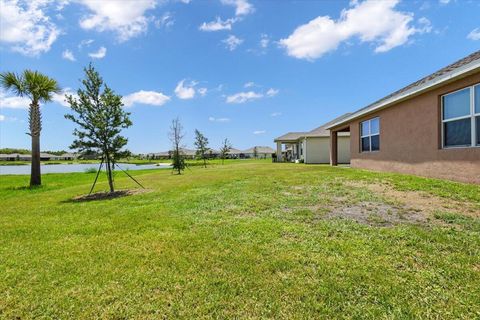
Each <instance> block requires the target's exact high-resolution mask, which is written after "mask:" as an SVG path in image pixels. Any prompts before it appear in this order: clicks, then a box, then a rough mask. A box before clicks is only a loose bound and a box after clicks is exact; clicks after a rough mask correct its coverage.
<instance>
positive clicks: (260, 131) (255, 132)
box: [253, 130, 267, 135]
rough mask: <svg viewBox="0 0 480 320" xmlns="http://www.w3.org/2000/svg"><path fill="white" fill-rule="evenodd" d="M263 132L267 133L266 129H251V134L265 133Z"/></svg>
mask: <svg viewBox="0 0 480 320" xmlns="http://www.w3.org/2000/svg"><path fill="white" fill-rule="evenodd" d="M265 133H267V131H266V130H257V131H253V134H255V135H259V134H265Z"/></svg>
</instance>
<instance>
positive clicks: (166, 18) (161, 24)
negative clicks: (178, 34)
mask: <svg viewBox="0 0 480 320" xmlns="http://www.w3.org/2000/svg"><path fill="white" fill-rule="evenodd" d="M174 24H175V20H174V19H173V15H172V13H170V12H165V13H164V14H163V15H162V16H161V17H160V18H158V19H156V20H155V26H156V27H157V28H166V29H168V28H171V27H172V26H173V25H174Z"/></svg>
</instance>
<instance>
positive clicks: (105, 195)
mask: <svg viewBox="0 0 480 320" xmlns="http://www.w3.org/2000/svg"><path fill="white" fill-rule="evenodd" d="M150 191H151V190H149V189H133V190H117V191H114V192H96V193H92V194H88V195H83V196H77V197H74V198H72V199H71V200H70V201H71V202H85V201H97V200H111V199H116V198H121V197H126V196H132V195H135V194H141V193H146V192H150Z"/></svg>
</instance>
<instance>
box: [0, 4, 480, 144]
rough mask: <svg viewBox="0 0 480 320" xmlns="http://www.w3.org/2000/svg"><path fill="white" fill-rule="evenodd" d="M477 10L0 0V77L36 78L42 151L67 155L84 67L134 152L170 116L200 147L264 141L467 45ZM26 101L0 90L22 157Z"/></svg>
mask: <svg viewBox="0 0 480 320" xmlns="http://www.w3.org/2000/svg"><path fill="white" fill-rule="evenodd" d="M479 14H480V1H468V0H464V1H460V0H450V1H448V0H440V1H439V0H431V1H423V0H418V1H415V0H409V1H396V0H384V1H372V0H365V1H361V0H358V1H326V0H322V1H314V0H310V1H287V0H284V1H273V0H269V1H267V0H261V1H255V0H137V1H133V0H132V1H130V0H115V1H107V0H104V1H101V0H63V1H60V0H59V1H53V0H30V1H21V0H0V71H1V72H4V71H14V72H22V71H23V70H25V69H32V70H38V71H40V72H42V73H44V74H46V75H48V76H50V77H52V78H54V79H56V80H57V81H58V83H59V84H60V86H61V88H62V90H63V91H62V93H60V94H57V95H55V96H54V101H52V102H50V103H47V104H45V105H42V114H43V129H42V133H41V146H42V150H62V149H63V150H68V148H69V146H70V144H71V143H72V141H73V136H72V132H73V129H74V125H73V123H71V122H70V121H69V120H66V119H65V118H64V115H65V114H66V113H69V108H68V105H66V103H65V101H64V95H65V94H74V93H75V91H76V90H77V89H78V88H79V87H80V85H81V83H80V80H81V79H82V78H83V77H84V73H83V68H84V67H85V66H87V65H88V64H89V63H90V62H92V63H93V65H94V67H95V68H96V69H97V70H98V71H99V72H100V74H101V76H102V77H103V79H104V81H105V82H106V83H107V84H108V85H109V86H110V87H111V88H112V89H113V90H114V91H115V92H116V93H117V94H120V95H122V96H123V102H124V108H125V110H127V111H128V112H130V113H131V116H130V117H131V120H132V122H133V126H132V127H130V128H128V129H126V130H125V131H124V132H123V134H124V135H125V136H126V137H127V138H128V139H129V142H128V145H127V148H128V149H129V150H130V151H132V152H135V153H147V152H159V151H165V150H168V149H169V148H170V145H171V143H170V141H169V139H168V132H169V127H170V123H171V121H172V119H174V118H176V117H179V118H180V120H181V122H182V124H183V126H184V129H185V132H186V136H185V141H184V143H185V145H186V146H187V147H193V140H194V131H195V129H198V130H200V131H201V132H203V133H204V134H205V135H206V136H207V137H208V138H209V141H210V146H211V147H212V148H218V147H219V146H220V144H221V141H222V140H223V139H225V138H228V139H229V141H230V142H231V143H232V144H233V146H234V147H236V148H239V149H246V148H249V147H252V146H254V145H265V146H272V147H273V146H274V143H273V139H274V138H275V137H277V136H280V135H282V134H284V133H286V132H289V131H308V130H311V129H313V128H315V127H318V126H320V125H322V124H323V123H325V122H328V121H330V120H332V119H333V118H335V117H337V116H340V115H342V114H344V113H346V112H352V111H355V110H357V109H359V108H361V107H364V106H365V105H368V104H370V103H372V102H374V101H375V100H377V99H380V98H382V97H383V96H385V95H388V94H389V93H391V92H393V91H395V90H397V89H400V88H401V87H403V86H405V85H408V84H409V83H411V82H414V81H416V80H418V79H419V78H422V77H423V76H426V75H428V74H430V73H432V72H434V71H436V70H438V69H440V68H442V67H444V66H446V65H447V64H450V63H452V62H454V61H456V60H458V59H460V58H462V57H464V56H466V55H468V54H470V53H472V52H474V51H477V50H479V49H480V19H478V17H479ZM27 111H28V100H27V99H26V98H21V97H16V96H14V95H13V94H12V93H11V92H9V91H5V90H3V89H0V147H2V148H6V147H11V148H29V147H30V137H29V136H28V135H26V134H25V133H26V132H27V131H28V114H27Z"/></svg>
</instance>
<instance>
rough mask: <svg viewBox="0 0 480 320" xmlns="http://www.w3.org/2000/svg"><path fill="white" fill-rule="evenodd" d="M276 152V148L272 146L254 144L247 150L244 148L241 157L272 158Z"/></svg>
mask: <svg viewBox="0 0 480 320" xmlns="http://www.w3.org/2000/svg"><path fill="white" fill-rule="evenodd" d="M274 153H275V150H273V149H272V148H270V147H266V146H254V147H251V148H249V149H247V150H243V151H242V152H241V153H240V158H246V159H249V158H255V156H256V157H257V158H258V159H266V158H271V157H272V155H273V154H274Z"/></svg>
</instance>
